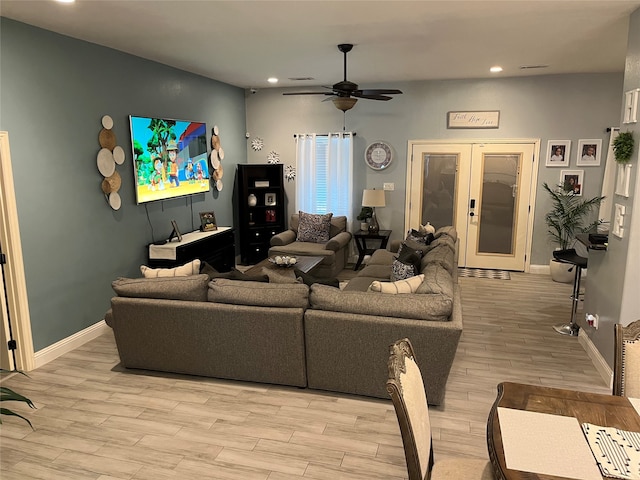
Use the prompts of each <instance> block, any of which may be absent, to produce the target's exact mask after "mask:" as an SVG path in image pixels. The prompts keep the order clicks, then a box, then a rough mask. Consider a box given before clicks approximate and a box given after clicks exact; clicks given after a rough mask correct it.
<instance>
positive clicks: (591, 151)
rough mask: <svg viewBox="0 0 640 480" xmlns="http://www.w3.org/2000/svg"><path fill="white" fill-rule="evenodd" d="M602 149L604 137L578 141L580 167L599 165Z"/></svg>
mask: <svg viewBox="0 0 640 480" xmlns="http://www.w3.org/2000/svg"><path fill="white" fill-rule="evenodd" d="M601 150H602V139H600V138H591V139H586V140H584V139H581V140H579V141H578V161H577V163H576V165H578V166H579V167H599V166H600V156H601V153H602V152H601Z"/></svg>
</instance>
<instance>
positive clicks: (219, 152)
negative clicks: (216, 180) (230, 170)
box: [218, 147, 224, 160]
mask: <svg viewBox="0 0 640 480" xmlns="http://www.w3.org/2000/svg"><path fill="white" fill-rule="evenodd" d="M218 157H220V160H224V150H223V149H222V147H220V148H218Z"/></svg>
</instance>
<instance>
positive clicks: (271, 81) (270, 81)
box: [267, 77, 278, 83]
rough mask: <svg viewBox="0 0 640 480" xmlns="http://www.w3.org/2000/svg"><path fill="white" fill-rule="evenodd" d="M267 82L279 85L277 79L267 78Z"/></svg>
mask: <svg viewBox="0 0 640 480" xmlns="http://www.w3.org/2000/svg"><path fill="white" fill-rule="evenodd" d="M267 82H269V83H278V79H277V78H276V77H269V78H267Z"/></svg>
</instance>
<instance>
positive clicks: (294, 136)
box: [293, 132, 356, 138]
mask: <svg viewBox="0 0 640 480" xmlns="http://www.w3.org/2000/svg"><path fill="white" fill-rule="evenodd" d="M338 133H343V132H338ZM301 135H302V134H301ZM327 135H332V134H331V133H327ZM351 135H353V136H354V137H355V136H356V132H351ZM293 138H298V134H297V133H294V134H293Z"/></svg>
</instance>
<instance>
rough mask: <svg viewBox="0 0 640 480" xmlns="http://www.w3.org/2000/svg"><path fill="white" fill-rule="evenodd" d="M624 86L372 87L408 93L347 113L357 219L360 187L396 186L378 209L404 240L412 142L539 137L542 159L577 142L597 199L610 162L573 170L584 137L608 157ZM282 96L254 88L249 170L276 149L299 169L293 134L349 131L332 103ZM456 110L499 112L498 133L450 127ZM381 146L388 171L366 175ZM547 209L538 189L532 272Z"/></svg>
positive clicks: (588, 81)
mask: <svg viewBox="0 0 640 480" xmlns="http://www.w3.org/2000/svg"><path fill="white" fill-rule="evenodd" d="M351 76H352V77H353V79H352V80H354V81H357V72H351ZM622 79H623V75H622V74H621V73H620V74H618V73H611V74H583V75H554V76H537V77H524V78H496V79H489V80H449V81H432V82H410V83H394V84H393V85H366V87H367V88H376V87H387V88H389V87H391V88H399V89H401V90H402V91H403V92H404V94H403V95H398V96H396V97H395V98H394V99H393V100H390V101H388V102H376V101H372V100H360V101H359V102H358V103H357V105H356V106H355V107H354V108H353V109H352V110H351V111H348V112H347V113H346V125H345V126H346V130H349V131H354V132H356V133H357V136H356V144H355V145H356V147H355V178H356V184H355V186H354V188H355V194H354V199H355V203H356V205H355V207H354V219H355V215H357V213H358V212H359V211H360V198H361V196H360V195H361V194H360V191H361V189H362V188H364V187H367V188H374V187H375V188H382V184H383V182H394V183H395V191H394V192H388V194H387V197H386V199H387V207H385V208H380V209H377V213H378V219H379V221H380V223H381V225H382V227H383V228H391V229H392V230H393V235H392V237H393V238H400V237H401V236H402V235H403V230H404V204H405V203H404V202H405V184H406V159H407V146H408V142H409V141H410V140H421V139H423V140H424V139H429V140H440V139H442V140H452V139H469V138H474V139H476V138H477V139H488V138H497V139H500V138H540V139H541V154H542V155H543V158H544V155H545V152H546V148H547V140H549V139H552V140H571V141H572V148H571V162H570V167H569V168H584V172H585V173H584V183H585V185H584V195H586V196H594V195H598V194H599V193H600V189H601V184H602V176H603V172H604V158H603V161H602V163H601V167H576V153H577V145H578V140H579V139H581V138H584V139H586V138H601V139H602V140H603V151H604V152H605V154H606V145H607V142H608V141H609V134H608V133H606V128H607V127H610V126H616V125H618V122H619V119H620V109H621V105H622V100H621V96H620V92H621V90H622ZM296 90H297V91H304V90H307V89H305V88H299V89H296ZM283 91H284V90H283V89H269V90H258V92H257V93H255V94H249V95H248V97H247V129H248V131H249V133H250V134H251V137H252V138H253V137H260V138H262V139H264V141H265V147H264V149H263V150H262V151H260V152H254V151H253V150H251V149H249V152H248V158H249V162H251V163H260V162H265V161H266V157H267V154H268V153H269V151H271V150H274V151H276V152H278V153H279V154H280V158H281V161H282V163H284V164H285V165H287V164H290V165H295V142H294V139H293V134H294V133H296V132H318V133H321V132H328V131H340V130H342V129H343V120H344V118H345V116H343V113H342V112H340V111H339V110H337V109H336V108H335V107H334V106H333V104H332V103H331V102H330V101H328V102H322V100H323V99H324V98H325V97H322V96H282V92H283ZM289 91H293V90H292V89H290V90H289ZM450 110H500V128H499V129H492V130H447V128H446V114H447V112H448V111H450ZM379 139H382V140H386V141H388V142H390V143H391V144H392V146H393V147H394V149H395V153H396V156H395V160H394V162H393V163H392V165H391V166H390V167H389V168H388V169H386V170H384V171H382V172H377V171H373V170H371V169H369V168H368V167H367V166H366V165H365V163H364V157H363V156H364V150H365V148H366V146H367V145H368V144H369V143H371V142H373V141H375V140H379ZM560 170H561V169H560V168H551V167H545V166H544V161H542V162H541V163H540V165H539V175H538V186H539V185H541V184H542V183H543V182H545V181H546V182H549V183H553V184H555V183H557V182H558V181H559V179H560ZM295 184H296V182H290V183H289V184H288V185H287V195H288V198H289V202H290V210H293V209H294V208H295V206H294V201H295V190H294V189H295ZM549 206H550V202H549V201H548V199H547V198H546V197H545V196H544V193H543V191H542V189H541V188H539V189H538V194H537V200H536V215H535V225H534V232H533V248H532V261H531V263H532V264H534V265H536V264H539V265H547V264H548V263H549V259H550V258H551V251H552V250H553V245H551V244H550V243H549V240H548V236H547V233H546V232H547V229H546V226H545V224H544V219H543V217H544V214H545V212H546V210H547V209H548V207H549Z"/></svg>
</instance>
